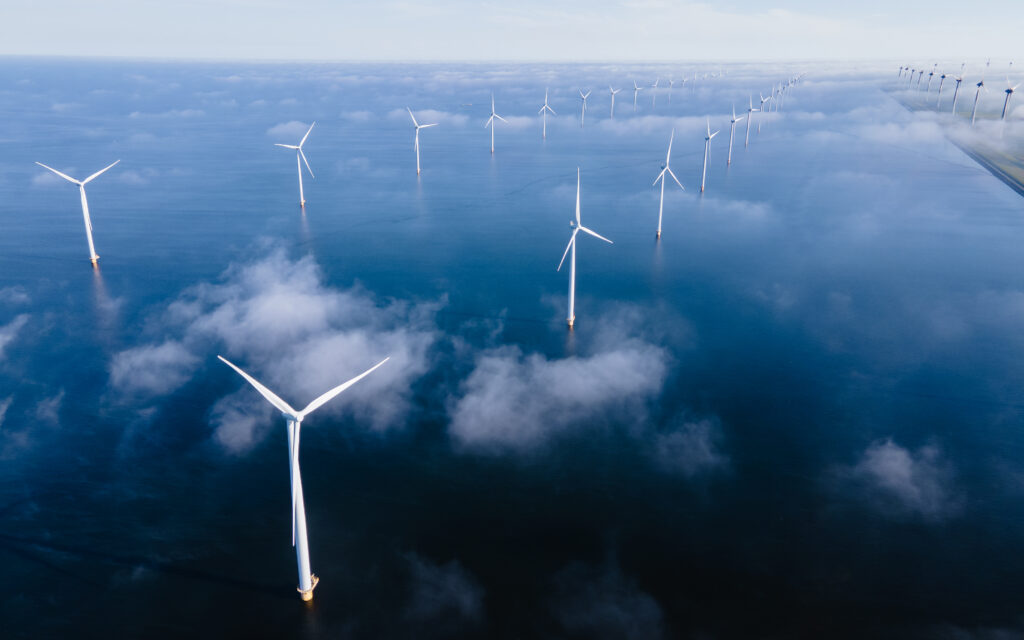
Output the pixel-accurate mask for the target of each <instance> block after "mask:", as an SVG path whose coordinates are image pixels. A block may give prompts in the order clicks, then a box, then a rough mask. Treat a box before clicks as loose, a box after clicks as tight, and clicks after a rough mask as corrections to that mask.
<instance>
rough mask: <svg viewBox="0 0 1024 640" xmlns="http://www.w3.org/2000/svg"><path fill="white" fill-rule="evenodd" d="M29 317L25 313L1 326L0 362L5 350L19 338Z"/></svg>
mask: <svg viewBox="0 0 1024 640" xmlns="http://www.w3.org/2000/svg"><path fill="white" fill-rule="evenodd" d="M28 319H29V315H28V314H27V313H23V314H21V315H18V316H15V318H14V320H11V321H10V322H8V323H7V324H5V325H3V326H0V360H3V358H4V350H5V349H6V348H7V346H8V345H9V344H11V342H12V341H13V340H14V338H15V337H17V335H18V332H19V331H21V328H22V327H24V326H25V324H26V323H27V322H28Z"/></svg>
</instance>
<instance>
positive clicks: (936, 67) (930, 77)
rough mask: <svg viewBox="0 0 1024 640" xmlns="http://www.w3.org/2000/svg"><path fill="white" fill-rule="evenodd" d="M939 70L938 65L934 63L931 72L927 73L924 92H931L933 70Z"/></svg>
mask: <svg viewBox="0 0 1024 640" xmlns="http://www.w3.org/2000/svg"><path fill="white" fill-rule="evenodd" d="M938 68H939V63H938V62H936V63H935V66H934V67H932V70H931V71H929V72H928V84H927V85H925V87H924V92H925V93H928V92H930V91H931V90H932V78H934V77H935V70H936V69H938Z"/></svg>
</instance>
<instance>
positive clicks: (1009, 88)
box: [999, 78, 1020, 120]
mask: <svg viewBox="0 0 1024 640" xmlns="http://www.w3.org/2000/svg"><path fill="white" fill-rule="evenodd" d="M1019 86H1020V83H1019V82H1018V83H1017V84H1016V85H1015V86H1010V79H1009V78H1007V79H1006V100H1004V101H1003V115H1001V116H1000V117H999V119H1000V120H1005V119H1006V105H1008V104H1010V96H1012V95H1013V92H1014V91H1016V90H1017V87H1019Z"/></svg>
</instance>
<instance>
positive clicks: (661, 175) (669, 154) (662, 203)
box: [651, 129, 686, 238]
mask: <svg viewBox="0 0 1024 640" xmlns="http://www.w3.org/2000/svg"><path fill="white" fill-rule="evenodd" d="M675 137H676V130H675V129H673V130H672V135H671V136H669V138H668V152H666V153H665V165H664V166H663V167H662V168H661V173H659V174H658V177H657V178H655V179H654V182H652V183H651V186H652V187H653V186H654V185H656V184H658V181H659V180H661V200H660V201H659V203H658V235H656V236H655V237H656V238H660V237H661V213H662V211H663V210H664V209H665V175H666V174H668V175H670V176H672V179H673V180H675V181H676V184H678V185H679V188H680V189H682V190H683V191H686V189H685V188H684V187H683V183H682V182H679V178H677V177H676V174H674V173H672V169H670V168H669V166H668V163H669V160H671V159H672V141H673V140H674V139H675Z"/></svg>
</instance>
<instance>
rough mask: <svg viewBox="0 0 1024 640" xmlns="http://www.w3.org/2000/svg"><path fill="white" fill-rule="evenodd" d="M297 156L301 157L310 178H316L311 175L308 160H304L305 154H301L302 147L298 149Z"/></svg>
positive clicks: (311, 171)
mask: <svg viewBox="0 0 1024 640" xmlns="http://www.w3.org/2000/svg"><path fill="white" fill-rule="evenodd" d="M299 155H300V156H302V161H303V162H305V163H306V171H308V172H309V175H310V177H311V178H313V179H316V176H315V175H313V170H312V169H310V168H309V160H306V154H304V153H302V147H299Z"/></svg>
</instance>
